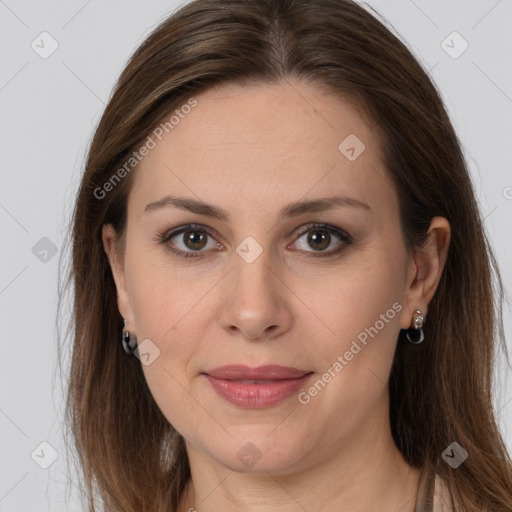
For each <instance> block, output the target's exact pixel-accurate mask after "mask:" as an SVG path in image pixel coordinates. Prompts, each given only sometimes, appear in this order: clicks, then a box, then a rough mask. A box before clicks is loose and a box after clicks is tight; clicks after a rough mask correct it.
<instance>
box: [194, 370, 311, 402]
mask: <svg viewBox="0 0 512 512" xmlns="http://www.w3.org/2000/svg"><path fill="white" fill-rule="evenodd" d="M312 374H313V372H312V371H307V370H300V369H298V368H292V367H288V366H279V365H267V366H259V367H257V368H250V367H249V366H245V365H228V366H221V367H219V368H215V369H213V370H209V371H208V372H205V373H204V375H205V377H206V378H207V379H208V381H209V382H210V384H211V385H212V387H213V389H214V390H215V391H216V392H217V393H218V395H219V396H221V397H222V398H224V399H225V400H227V401H228V402H230V403H232V404H234V405H237V406H239V407H247V408H252V409H261V408H263V407H270V406H272V405H275V404H277V403H279V402H281V401H282V400H284V399H285V398H288V397H289V396H290V395H293V394H294V393H295V392H297V391H298V390H299V389H300V388H301V387H302V386H303V385H304V383H305V382H306V381H307V380H308V379H309V378H310V377H311V375H312Z"/></svg>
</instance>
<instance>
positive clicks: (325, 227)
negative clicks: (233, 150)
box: [156, 223, 353, 258]
mask: <svg viewBox="0 0 512 512" xmlns="http://www.w3.org/2000/svg"><path fill="white" fill-rule="evenodd" d="M313 230H317V231H325V232H327V233H328V234H329V235H332V234H334V235H336V236H338V237H339V238H340V240H341V241H342V242H343V243H344V244H343V245H342V246H341V247H340V248H339V249H336V250H334V251H329V252H327V253H325V252H317V253H316V254H315V253H312V254H310V255H309V257H311V258H329V257H333V256H336V255H337V254H339V253H340V252H341V251H342V250H343V248H344V247H345V246H347V245H350V244H351V243H352V242H353V238H352V237H351V236H350V235H349V234H348V233H347V232H346V231H343V230H342V229H340V228H337V227H335V226H330V225H329V224H319V223H312V224H307V225H306V226H305V227H304V229H303V230H302V231H301V232H300V233H299V234H298V235H297V239H299V238H301V237H302V236H304V235H305V234H306V233H308V232H309V231H313ZM187 231H195V232H196V231H197V232H203V233H207V234H208V235H210V236H211V237H212V238H213V231H212V230H211V229H210V228H207V227H206V226H202V225H200V224H188V225H186V226H182V227H180V228H178V229H176V230H173V231H170V232H169V231H167V232H165V233H164V234H162V235H157V237H156V241H157V242H158V243H160V244H162V245H165V246H166V248H167V249H168V250H169V251H171V252H172V253H174V254H176V255H178V256H180V257H183V258H201V257H202V255H201V254H198V253H197V251H196V253H194V252H184V251H180V250H179V249H176V248H173V247H170V246H168V245H166V244H167V242H168V241H169V240H171V239H172V238H174V237H175V236H178V235H180V234H182V233H186V232H187ZM200 252H204V251H199V253H200ZM306 252H308V253H309V251H306Z"/></svg>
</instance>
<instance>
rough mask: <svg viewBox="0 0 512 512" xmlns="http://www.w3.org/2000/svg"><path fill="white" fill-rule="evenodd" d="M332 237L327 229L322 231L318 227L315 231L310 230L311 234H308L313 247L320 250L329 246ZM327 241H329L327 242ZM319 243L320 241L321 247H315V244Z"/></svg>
mask: <svg viewBox="0 0 512 512" xmlns="http://www.w3.org/2000/svg"><path fill="white" fill-rule="evenodd" d="M315 233H321V234H320V235H316V234H315ZM330 238H331V236H330V234H329V233H327V231H322V230H318V229H317V230H315V231H311V232H310V234H309V235H308V242H309V243H310V244H312V247H313V249H316V250H319V251H320V250H323V249H325V248H326V247H329V243H330ZM325 241H327V243H325ZM322 242H323V243H322ZM318 243H320V247H315V246H314V244H318Z"/></svg>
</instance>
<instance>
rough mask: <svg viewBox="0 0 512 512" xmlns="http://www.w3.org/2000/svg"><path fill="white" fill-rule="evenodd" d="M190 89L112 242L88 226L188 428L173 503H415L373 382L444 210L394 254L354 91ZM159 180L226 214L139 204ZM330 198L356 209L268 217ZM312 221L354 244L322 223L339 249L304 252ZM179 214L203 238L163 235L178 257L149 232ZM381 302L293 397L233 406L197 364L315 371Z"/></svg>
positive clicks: (141, 172)
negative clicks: (372, 330) (307, 390)
mask: <svg viewBox="0 0 512 512" xmlns="http://www.w3.org/2000/svg"><path fill="white" fill-rule="evenodd" d="M196 99H197V102H198V104H197V106H196V107H195V108H194V109H192V111H191V112H190V113H189V114H188V115H187V116H186V117H185V118H184V119H182V120H181V121H180V123H179V124H178V125H177V126H176V127H175V128H174V129H173V130H172V131H170V132H169V133H168V134H166V135H165V136H164V138H163V140H162V141H161V142H159V143H158V145H157V146H156V147H155V148H154V149H152V150H151V151H150V153H149V154H148V155H147V156H146V157H145V158H144V160H143V161H142V162H141V164H140V166H139V168H138V169H137V170H136V173H135V175H134V181H133V185H132V189H131V192H130V194H129V200H128V217H127V230H126V238H125V240H124V245H123V244H120V243H119V240H118V239H117V237H116V233H115V232H114V230H113V229H112V226H110V225H106V226H104V229H103V242H104V247H105V251H106V253H107V255H108V257H109V261H110V263H111V267H112V271H113V274H114V279H115V282H116V286H117V294H118V306H119V311H120V313H121V314H122V316H123V318H125V319H126V320H127V329H128V330H129V331H130V332H131V333H132V335H135V336H137V338H138V340H139V343H140V341H141V340H145V339H150V340H151V341H152V343H154V344H155V345H156V346H157V347H158V348H159V350H160V355H159V357H157V358H156V359H155V360H154V362H152V364H150V365H148V366H144V365H143V371H144V375H145V377H146V380H147V382H148V385H149V387H150V389H151V392H152V394H153V396H154V398H155V400H156V402H157V404H158V405H159V407H160V408H161V410H162V412H163V414H164V415H165V416H166V418H167V419H168V420H169V422H170V423H171V424H172V425H173V426H174V427H175V428H176V429H177V430H178V432H180V433H181V434H182V435H183V437H184V438H185V440H186V446H187V451H188V456H189V460H190V465H191V472H192V480H191V482H189V485H188V486H187V488H186V491H185V493H184V494H183V496H182V500H181V502H180V506H179V510H180V511H187V510H189V509H190V508H191V507H195V509H197V510H198V511H199V512H209V511H218V510H223V511H227V512H229V511H234V510H236V511H240V510H251V511H258V512H262V511H270V510H272V511H274V512H275V511H279V512H284V511H286V512H288V511H290V512H291V511H299V510H300V511H301V510H307V511H308V512H309V511H310V512H313V511H320V510H322V511H340V510H350V511H353V512H358V511H361V512H362V511H368V510H381V511H390V512H391V511H395V512H396V511H397V510H400V511H401V512H412V511H413V510H414V503H415V500H416V493H417V490H418V479H419V476H420V472H419V471H418V470H416V469H414V468H412V467H410V466H409V465H408V464H407V463H406V462H405V461H404V459H403V458H402V456H401V454H400V452H399V451H398V449H397V448H396V446H395V444H394V442H393V439H392V437H391V430H390V425H389V417H388V414H389V413H388V411H389V395H388V389H387V380H388V376H389V372H390V369H391V363H392V358H393V353H394V349H395V346H396V341H397V336H398V334H399V331H400V329H401V328H403V329H406V328H408V327H410V326H411V321H412V318H413V314H414V311H415V310H416V309H420V310H421V311H422V312H423V313H425V314H427V313H428V304H429V302H430V301H431V299H432V297H433V295H434V293H435V290H436V288H437V286H438V283H439V279H440V277H441V273H442V270H443V267H444V264H445V261H446V255H447V250H448V245H449V239H450V225H449V223H448V221H447V220H446V219H444V218H441V217H435V218H434V219H433V220H432V223H431V226H430V229H429V238H428V243H427V245H426V247H425V248H424V249H422V250H417V251H415V252H414V253H411V254H408V253H407V251H406V248H405V244H404V240H403V236H402V232H401V229H400V224H399V210H398V197H397V194H396V191H395V189H394V188H393V186H392V185H391V183H390V181H389V178H388V176H387V174H386V171H385V169H384V167H383V165H382V162H381V156H380V140H379V135H378V132H377V131H376V129H375V127H374V126H373V128H372V123H370V122H369V121H368V120H367V119H366V118H365V116H364V115H362V113H361V112H360V110H359V109H357V108H356V107H355V105H353V104H351V103H348V102H346V101H342V100H340V99H339V98H335V97H334V96H332V95H329V94H328V93H327V92H326V91H323V90H322V89H321V88H319V86H318V85H314V86H313V85H311V84H308V83H305V82H299V81H289V80H287V81H283V82H280V83H278V84H273V85H268V84H265V85H252V86H244V87H233V86H224V87H222V88H214V89H209V90H208V91H206V92H204V93H202V94H200V95H197V96H196ZM349 134H356V135H357V137H358V138H359V139H360V140H361V141H363V142H364V144H365V150H364V151H363V152H362V153H361V154H360V156H359V157H358V158H357V159H356V160H354V161H349V160H348V159H347V158H346V157H345V156H344V155H343V154H342V153H341V152H340V151H339V149H338V145H339V144H340V142H341V141H343V140H344V139H345V138H346V137H347V136H348V135H349ZM171 194H172V195H175V196H186V197H189V198H194V199H200V200H202V201H205V202H207V203H210V204H213V205H216V206H218V207H220V208H222V209H224V210H226V211H227V212H228V213H229V216H230V218H229V220H226V221H223V220H219V219H215V218H211V217H208V216H205V215H202V214H197V213H191V212H187V211H184V210H181V209H177V208H173V207H171V206H168V207H162V208H158V209H154V210H151V211H145V208H146V205H148V204H149V203H152V202H155V201H158V200H160V199H161V198H163V197H165V196H167V195H171ZM333 195H340V196H341V195H344V196H348V197H351V198H355V199H358V200H360V201H363V202H364V203H366V204H367V205H368V206H369V207H370V209H366V208H356V207H351V206H343V207H337V208H334V209H331V210H328V211H322V212H316V213H315V212H313V213H312V212H309V213H303V214H301V215H299V216H297V217H294V218H285V219H281V220H280V219H279V218H278V211H279V210H280V209H281V208H282V207H283V206H285V205H287V204H288V203H290V202H294V201H298V200H301V199H314V198H321V197H328V196H333ZM311 222H318V223H325V224H328V225H330V226H335V227H339V228H340V229H343V230H345V231H346V232H347V233H349V234H350V235H351V236H352V237H353V239H354V240H353V242H352V243H351V244H347V243H345V242H343V241H342V240H340V239H339V238H338V237H337V235H335V234H333V235H331V238H330V242H329V240H328V241H327V242H326V244H325V245H324V246H321V247H323V248H322V249H321V250H323V251H324V252H325V253H328V252H331V251H332V252H333V251H334V250H336V249H338V248H340V249H341V251H340V252H339V253H338V254H337V255H333V256H331V257H325V258H321V257H317V258H315V257H312V256H311V254H318V253H319V251H318V250H315V248H317V247H318V242H317V245H315V244H314V243H313V245H311V242H309V243H308V238H307V237H308V233H306V234H305V235H302V236H299V235H301V234H302V233H303V230H304V226H306V225H307V224H308V223H311ZM189 223H197V224H201V225H202V226H206V227H210V228H211V229H212V230H213V235H212V236H209V235H206V236H207V238H206V241H205V242H203V245H200V247H201V248H200V249H195V247H197V246H193V245H191V244H190V243H189V244H188V245H185V242H186V240H184V237H183V234H181V235H178V236H175V237H173V238H172V240H170V241H167V247H169V246H171V247H172V246H173V243H174V247H177V248H178V249H180V250H182V251H188V252H189V253H194V254H200V255H201V257H198V258H183V257H179V256H177V255H175V254H173V253H171V252H170V251H169V250H168V249H167V248H166V244H162V243H158V241H157V237H158V235H159V234H164V233H166V232H168V231H169V230H171V229H172V228H178V227H181V226H185V225H187V224H189ZM309 233H310V234H315V233H316V234H318V230H315V228H313V229H312V231H309ZM196 236H197V234H196ZM247 236H252V237H253V238H254V239H255V240H256V241H257V242H258V244H259V245H260V246H261V247H262V249H263V252H262V253H261V254H260V255H259V256H258V257H257V258H256V259H255V260H254V261H253V262H252V263H247V262H246V261H245V260H244V259H242V258H241V257H240V256H239V255H238V253H237V252H236V248H237V247H238V246H239V244H240V243H241V242H242V241H243V240H244V239H245V238H246V237H247ZM201 251H202V252H201ZM395 302H398V303H399V304H400V305H401V306H402V308H401V311H400V312H399V313H397V314H396V315H395V316H394V318H392V319H388V322H386V323H385V326H384V327H383V328H381V329H380V330H379V332H378V334H377V335H375V336H374V337H373V338H369V339H368V343H367V345H365V346H363V345H361V344H360V345H361V346H362V347H363V348H362V350H361V351H360V352H358V353H357V355H354V357H353V359H352V360H351V361H349V362H348V364H347V365H346V366H345V367H344V368H343V370H342V371H340V372H338V373H337V374H336V376H335V377H334V378H332V380H331V381H330V382H328V384H327V385H326V386H325V387H324V388H323V389H322V390H321V391H320V392H319V393H318V394H317V395H316V396H315V397H314V398H312V399H311V401H310V402H309V403H308V404H301V403H299V402H298V400H297V396H295V395H294V396H292V397H290V398H288V399H286V400H284V401H282V402H280V403H278V404H277V405H274V406H271V407H267V408H263V409H245V408H240V407H237V406H235V405H232V404H230V403H228V402H227V401H225V400H224V399H223V398H221V397H220V396H219V395H217V393H216V392H215V391H214V390H213V388H212V387H211V385H210V384H209V382H208V381H207V380H206V379H205V377H204V375H201V372H204V371H206V370H208V369H212V368H214V367H217V366H222V365H225V364H236V363H240V364H247V365H249V366H260V365H263V364H281V365H284V366H292V367H296V368H301V369H306V370H308V371H313V372H315V374H314V378H313V382H314V381H316V380H317V379H318V378H319V377H321V376H322V375H323V374H324V373H325V371H326V370H327V369H328V368H329V367H332V365H333V363H334V362H335V361H336V360H337V358H338V356H339V355H343V354H344V353H345V352H346V351H347V350H348V349H349V348H350V346H351V343H352V342H353V340H356V339H357V335H358V334H359V333H361V332H362V331H364V329H365V328H368V327H370V326H374V325H375V324H376V321H377V320H379V319H380V318H381V315H382V314H385V313H386V311H387V310H389V309H390V308H392V305H393V304H394V303H395ZM426 321H427V322H428V316H427V319H426ZM425 342H426V343H428V340H425ZM309 385H310V384H309ZM308 387H309V386H308ZM247 442H251V443H253V445H254V446H255V447H256V448H257V450H258V452H259V453H260V454H261V458H260V459H259V460H258V462H257V463H256V464H255V465H253V466H252V467H250V468H249V467H247V466H246V465H245V464H244V463H243V462H242V461H241V460H239V458H238V457H237V452H238V451H239V450H240V449H241V448H242V447H243V446H244V445H245V444H246V443H247ZM253 450H254V449H253ZM319 497H321V499H320V498H319Z"/></svg>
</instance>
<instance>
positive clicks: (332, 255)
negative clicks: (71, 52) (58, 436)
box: [68, 0, 512, 512]
mask: <svg viewBox="0 0 512 512" xmlns="http://www.w3.org/2000/svg"><path fill="white" fill-rule="evenodd" d="M73 222H74V224H73V265H72V269H71V273H70V276H69V283H73V285H74V298H75V303H74V304H75V305H74V315H73V322H74V338H75V339H74V346H73V356H72V366H71V377H70V388H69V398H68V410H69V420H70V424H71V428H72V433H73V435H74V438H75V441H76V446H77V450H78V454H79V457H80V464H81V465H82V467H83V471H84V478H85V483H86V485H87V489H88V492H89V500H90V502H91V504H92V503H93V502H94V497H93V496H94V494H95V493H96V492H97V493H98V494H99V498H100V500H101V501H103V502H104V504H105V509H106V510H109V511H124V512H126V511H134V512H135V511H150V510H151V511H155V510H158V511H178V512H182V511H187V510H188V511H192V510H198V511H199V512H203V511H204V512H206V511H212V510H213V511H218V510H222V511H230V510H251V511H267V510H273V511H295V510H307V511H311V512H313V511H320V510H322V511H324V510H325V511H331V510H332V511H338V510H351V511H358V510H361V511H362V510H365V511H366V510H380V511H397V510H400V511H403V512H414V511H415V512H418V511H432V510H434V511H436V512H437V511H441V510H457V511H458V510H464V511H466V510H472V511H473V510H475V511H476V510H489V511H491V510H492V511H503V512H504V511H509V510H512V471H511V467H512V466H511V461H510V458H509V455H508V453H507V451H506V448H505V446H504V443H503V440H502V438H501V435H500V432H499V430H498V427H497V425H496V420H495V417H494V412H493V410H492V407H491V405H490V404H491V395H490V385H491V375H492V368H493V350H494V348H495V342H498V341H499V340H498V339H496V340H495V337H494V335H495V331H496V329H495V327H501V330H499V333H500V334H502V324H501V310H500V307H499V306H500V305H498V307H497V308H496V310H495V308H494V300H493V281H492V271H493V270H494V271H495V272H496V277H497V279H496V280H495V282H496V286H497V291H498V292H501V290H502V289H501V281H500V279H499V272H498V269H497V268H496V265H495V262H494V258H493V254H492V250H491V248H490V247H489V244H488V242H487V239H486V237H485V233H484V229H483V224H482V217H481V215H480V212H479V211H478V208H477V203H476V199H475V194H474V191H473V188H472V186H471V181H470V178H469V175H468V171H467V167H466V164H465V161H464V158H463V155H462V152H461V148H460V143H459V141H458V139H457V137H456V134H455V133H454V130H453V127H452V124H451V122H450V120H449V118H448V115H447V113H446V110H445V108H444V106H443V104H442V101H441V99H440V95H439V93H438V92H437V90H436V88H435V86H434V84H433V83H432V82H431V80H430V79H429V77H428V75H427V74H426V73H425V71H424V70H423V69H422V68H421V67H420V65H419V64H418V62H417V61H416V60H415V58H414V57H413V56H412V55H411V53H410V52H409V51H408V50H407V48H406V47H405V46H404V44H403V43H402V42H400V41H399V40H398V39H397V38H396V37H395V36H394V35H393V34H392V33H391V32H390V31H389V30H388V29H387V28H386V27H385V26H384V25H383V24H382V23H381V22H380V21H378V20H377V19H376V18H374V17H373V16H372V15H370V14H369V13H368V12H367V11H366V10H365V9H363V8H362V7H361V6H360V5H358V4H357V3H354V2H352V1H349V0H311V1H307V2H295V1H282V0H279V1H278V0H242V1H237V2H230V1H228V0H196V1H193V2H191V3H189V4H188V5H185V6H184V7H182V8H181V9H180V10H178V11H177V12H176V13H174V14H173V15H172V16H171V17H169V18H168V19H167V20H165V21H164V22H163V23H162V24H161V25H160V26H159V27H157V28H156V30H154V32H153V33H152V34H151V35H150V36H149V37H148V38H147V40H146V41H144V43H143V44H142V45H141V46H140V48H139V49H138V50H137V51H136V52H135V54H134V55H133V56H132V58H131V60H130V61H129V63H128V65H127V66H126V68H125V70H124V71H123V73H122V75H121V77H120V79H119V82H118V84H117V86H116V88H115V91H114V93H113V95H112V97H111V99H110V101H109V104H108V105H107V107H106V109H105V112H104V114H103V117H102V118H101V121H100V123H99V125H98V127H97V130H96V133H95V135H94V139H93V141H92V144H91V148H90V151H89V155H88V160H87V164H86V169H85V173H84V176H83V180H82V183H81V187H80V191H79V194H78V198H77V202H76V209H75V213H74V221H73ZM500 297H501V295H500Z"/></svg>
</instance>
